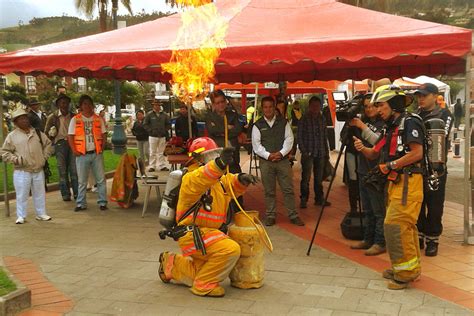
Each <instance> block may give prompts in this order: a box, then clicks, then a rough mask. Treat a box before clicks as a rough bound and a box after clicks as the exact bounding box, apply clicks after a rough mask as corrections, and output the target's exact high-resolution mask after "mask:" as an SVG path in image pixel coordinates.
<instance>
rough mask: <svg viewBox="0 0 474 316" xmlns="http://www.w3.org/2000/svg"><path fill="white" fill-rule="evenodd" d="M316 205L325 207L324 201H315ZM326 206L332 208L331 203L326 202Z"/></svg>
mask: <svg viewBox="0 0 474 316" xmlns="http://www.w3.org/2000/svg"><path fill="white" fill-rule="evenodd" d="M314 205H323V201H320V200H316V201H314ZM324 206H331V202H329V201H324Z"/></svg>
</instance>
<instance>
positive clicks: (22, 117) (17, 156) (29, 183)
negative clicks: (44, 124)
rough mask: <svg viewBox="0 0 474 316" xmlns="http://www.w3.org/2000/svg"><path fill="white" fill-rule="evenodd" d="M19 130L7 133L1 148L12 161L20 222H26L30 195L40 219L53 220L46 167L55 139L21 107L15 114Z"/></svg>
mask: <svg viewBox="0 0 474 316" xmlns="http://www.w3.org/2000/svg"><path fill="white" fill-rule="evenodd" d="M12 119H13V122H14V124H15V129H14V130H13V131H12V132H10V134H8V135H7V137H6V139H5V142H4V143H3V147H2V150H1V155H2V159H3V161H5V162H9V163H12V164H13V166H14V169H15V170H14V171H13V185H14V187H15V192H16V215H17V219H16V223H17V224H23V223H24V222H25V220H26V215H27V211H26V210H27V204H28V197H29V195H30V192H31V195H32V196H33V207H34V208H35V212H36V219H37V220H39V221H49V220H51V216H49V215H48V214H46V195H45V179H44V171H43V167H44V165H45V163H46V161H47V159H48V157H49V156H50V155H51V154H52V149H51V141H50V140H49V139H48V137H46V135H45V134H43V133H42V132H41V131H39V130H35V129H34V128H33V127H32V126H31V123H30V120H29V118H28V113H27V112H26V111H25V110H23V109H19V110H16V111H15V112H14V113H13V115H12Z"/></svg>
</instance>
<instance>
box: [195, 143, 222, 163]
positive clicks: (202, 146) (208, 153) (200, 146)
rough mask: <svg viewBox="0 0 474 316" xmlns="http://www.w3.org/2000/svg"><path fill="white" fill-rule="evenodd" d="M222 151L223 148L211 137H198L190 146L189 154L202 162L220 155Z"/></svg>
mask: <svg viewBox="0 0 474 316" xmlns="http://www.w3.org/2000/svg"><path fill="white" fill-rule="evenodd" d="M221 151H222V148H220V147H218V146H217V144H216V142H215V141H214V140H213V139H211V138H209V137H199V138H196V139H195V140H193V142H192V143H191V146H189V156H190V157H193V158H196V159H197V160H199V161H200V162H202V163H207V162H209V161H211V160H214V159H215V158H217V157H219V155H220V153H221Z"/></svg>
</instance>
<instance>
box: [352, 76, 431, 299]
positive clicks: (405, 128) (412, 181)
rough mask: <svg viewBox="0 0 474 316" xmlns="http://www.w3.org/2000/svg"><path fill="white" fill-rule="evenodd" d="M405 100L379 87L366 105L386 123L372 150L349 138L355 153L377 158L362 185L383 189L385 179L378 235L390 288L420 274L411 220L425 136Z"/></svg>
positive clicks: (419, 195) (419, 190)
mask: <svg viewBox="0 0 474 316" xmlns="http://www.w3.org/2000/svg"><path fill="white" fill-rule="evenodd" d="M411 101H412V98H411V97H408V96H407V95H405V93H404V92H403V91H402V90H401V89H400V88H399V87H397V86H395V85H385V86H382V87H379V88H378V89H377V90H376V91H375V93H374V95H373V97H372V100H371V102H373V103H375V105H376V106H377V108H378V112H379V114H380V116H381V118H382V119H383V120H384V121H385V123H386V125H387V127H386V130H385V133H384V134H383V137H382V138H381V139H380V141H379V142H378V143H377V144H376V145H375V146H374V147H373V148H367V147H365V146H364V144H363V143H362V141H361V140H359V139H358V138H356V137H354V140H355V142H354V145H355V147H356V149H357V150H358V151H360V152H361V153H363V154H364V155H365V156H366V157H367V158H369V159H372V160H373V159H377V158H379V159H380V160H379V165H378V166H377V167H376V168H374V169H373V170H372V171H371V172H370V173H369V177H368V178H367V181H366V185H371V184H375V186H383V185H385V181H386V179H387V180H388V182H389V184H388V198H387V214H386V217H385V221H384V233H385V239H386V243H387V245H386V246H387V250H388V253H389V255H390V261H391V264H392V268H391V269H387V270H385V271H384V273H383V276H384V278H387V279H390V283H389V284H388V288H389V289H391V290H399V289H404V288H406V287H407V286H408V283H409V282H411V281H413V280H415V279H416V278H417V277H418V276H419V275H420V272H421V267H420V248H419V244H418V231H417V229H416V221H417V219H418V214H419V213H420V209H421V203H422V202H423V174H422V173H423V168H422V161H423V147H424V141H425V135H424V128H423V122H422V121H421V118H420V117H418V116H414V115H410V114H408V113H407V112H406V111H405V108H406V106H408V105H409V104H410V103H411Z"/></svg>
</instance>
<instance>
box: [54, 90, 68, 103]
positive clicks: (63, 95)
mask: <svg viewBox="0 0 474 316" xmlns="http://www.w3.org/2000/svg"><path fill="white" fill-rule="evenodd" d="M61 99H66V100H67V101H68V102H69V103H71V98H70V97H68V96H67V95H65V94H64V93H60V94H59V95H58V97H57V98H56V101H54V103H55V104H56V105H58V102H59V100H61Z"/></svg>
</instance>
